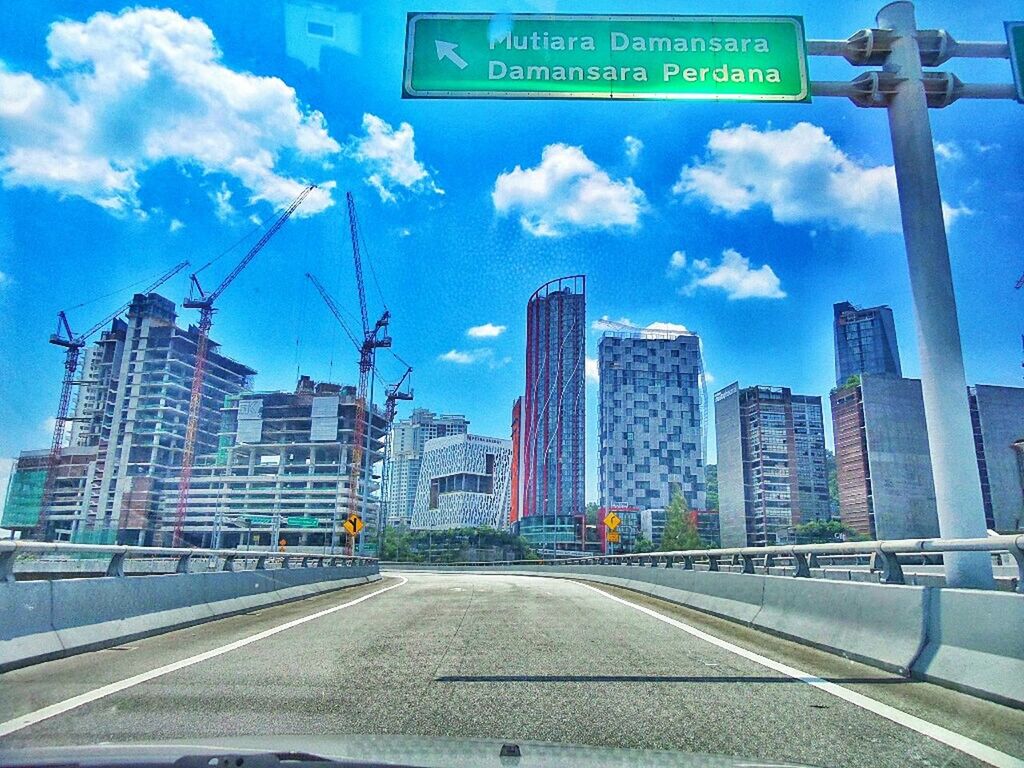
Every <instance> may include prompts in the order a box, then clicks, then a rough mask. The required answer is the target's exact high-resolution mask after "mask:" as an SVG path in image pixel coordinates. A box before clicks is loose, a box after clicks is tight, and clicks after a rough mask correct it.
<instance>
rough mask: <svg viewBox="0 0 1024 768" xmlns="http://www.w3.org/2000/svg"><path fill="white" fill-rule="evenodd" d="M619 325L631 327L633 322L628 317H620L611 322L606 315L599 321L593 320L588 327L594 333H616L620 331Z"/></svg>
mask: <svg viewBox="0 0 1024 768" xmlns="http://www.w3.org/2000/svg"><path fill="white" fill-rule="evenodd" d="M621 325H633V321H632V320H630V319H629V318H628V317H620V318H619V319H618V320H612V319H611V317H609V316H608V315H601V317H600V319H598V320H595V321H594V322H592V323H591V324H590V327H591V328H592V329H593V330H595V331H618V330H621V328H619V326H621Z"/></svg>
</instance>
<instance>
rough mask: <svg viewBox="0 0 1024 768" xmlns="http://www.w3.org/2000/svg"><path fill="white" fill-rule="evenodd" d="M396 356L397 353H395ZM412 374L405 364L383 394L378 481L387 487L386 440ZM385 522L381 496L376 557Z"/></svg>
mask: <svg viewBox="0 0 1024 768" xmlns="http://www.w3.org/2000/svg"><path fill="white" fill-rule="evenodd" d="M396 357H397V355H396ZM410 375H412V366H411V365H407V366H406V367H405V373H403V374H402V378H400V379H399V380H398V381H396V382H395V383H394V384H392V385H390V386H389V387H388V388H387V389H386V390H385V395H384V458H383V459H382V461H381V470H380V482H381V486H382V487H384V488H387V487H388V478H389V475H388V460H389V459H390V458H391V457H390V456H389V455H388V453H389V444H388V440H389V437H390V434H391V426H392V425H393V424H394V422H395V416H396V415H397V414H398V402H399V401H400V400H404V401H409V400H412V399H413V393H412V388H411V387H410V388H409V391H408V392H403V391H402V384H404V383H405V380H406V379H408V378H409V376H410ZM386 524H387V515H386V514H385V510H384V498H383V496H382V497H381V511H380V515H378V518H377V557H381V552H382V551H383V547H384V526H385V525H386Z"/></svg>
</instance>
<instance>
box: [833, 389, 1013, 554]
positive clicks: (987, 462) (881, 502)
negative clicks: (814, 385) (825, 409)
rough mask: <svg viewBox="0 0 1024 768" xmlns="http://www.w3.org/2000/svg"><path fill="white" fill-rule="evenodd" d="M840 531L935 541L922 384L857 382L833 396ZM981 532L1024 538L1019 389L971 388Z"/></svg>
mask: <svg viewBox="0 0 1024 768" xmlns="http://www.w3.org/2000/svg"><path fill="white" fill-rule="evenodd" d="M831 399H832V422H833V433H834V435H835V441H836V479H837V483H838V486H839V509H840V516H841V518H842V520H843V523H844V524H845V525H847V526H848V527H850V528H852V529H853V530H854V531H856V532H857V533H862V534H865V535H867V536H871V537H872V538H877V539H906V538H926V537H930V536H938V535H939V524H938V512H937V509H936V504H935V483H934V476H933V474H932V463H931V454H930V452H929V446H928V425H927V423H926V421H925V413H924V399H923V397H922V394H921V382H920V381H919V380H917V379H896V378H893V377H890V376H874V375H870V374H868V375H864V376H861V377H860V379H859V381H857V382H851V384H850V385H849V386H846V387H840V388H838V389H836V390H833V392H832V396H831ZM968 402H969V404H970V409H971V423H972V425H973V427H974V447H975V457H976V459H977V462H978V474H979V477H980V480H981V492H982V503H983V505H984V512H985V522H986V525H987V526H988V527H989V528H990V529H993V530H996V531H999V532H1000V533H1013V532H1016V531H1020V530H1024V483H1022V481H1021V477H1020V472H1019V468H1018V463H1017V457H1016V456H1015V453H1014V447H1013V444H1014V441H1015V440H1016V439H1017V438H1019V436H1020V435H1022V434H1024V389H1022V388H1020V387H997V386H989V385H985V384H979V385H977V386H974V387H969V388H968Z"/></svg>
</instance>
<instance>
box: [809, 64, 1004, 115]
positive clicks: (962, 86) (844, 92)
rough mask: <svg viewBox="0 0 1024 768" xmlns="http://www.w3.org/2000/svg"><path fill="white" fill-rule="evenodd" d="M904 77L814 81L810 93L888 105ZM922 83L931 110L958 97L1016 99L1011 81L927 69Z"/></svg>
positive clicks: (868, 75) (867, 104)
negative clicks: (972, 78)
mask: <svg viewBox="0 0 1024 768" xmlns="http://www.w3.org/2000/svg"><path fill="white" fill-rule="evenodd" d="M903 80H904V78H901V77H899V76H898V75H896V74H894V73H892V72H876V71H871V72H864V73H862V74H860V75H858V76H857V77H855V78H854V79H853V80H850V81H845V80H838V81H837V80H817V81H814V82H812V83H811V94H812V95H814V96H839V97H842V98H847V99H849V100H850V101H852V102H853V103H854V104H856V105H857V106H858V107H888V106H889V102H890V100H891V99H892V97H893V96H894V95H895V94H896V92H897V90H898V88H899V85H900V83H902V82H903ZM922 83H923V84H924V94H925V100H926V101H927V103H928V107H929V108H931V109H942V108H943V107H948V106H949V105H950V104H952V103H953V102H955V101H957V100H959V99H1014V98H1016V92H1015V91H1014V87H1013V84H1012V83H965V82H963V81H962V80H961V79H960V78H959V77H957V76H956V75H954V74H953V73H952V72H925V73H923V75H922Z"/></svg>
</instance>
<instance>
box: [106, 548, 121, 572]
mask: <svg viewBox="0 0 1024 768" xmlns="http://www.w3.org/2000/svg"><path fill="white" fill-rule="evenodd" d="M124 556H125V553H124V552H117V553H115V554H114V556H113V557H111V558H110V563H109V564H108V565H107V576H124Z"/></svg>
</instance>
